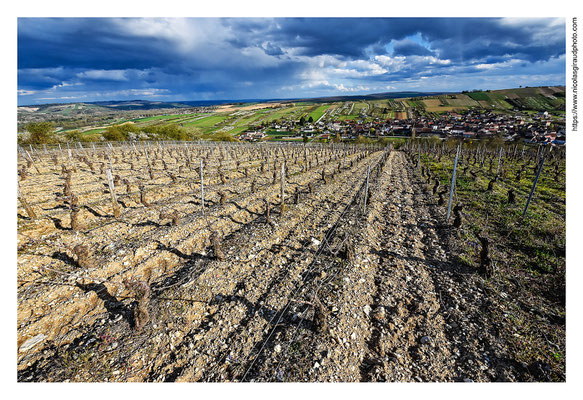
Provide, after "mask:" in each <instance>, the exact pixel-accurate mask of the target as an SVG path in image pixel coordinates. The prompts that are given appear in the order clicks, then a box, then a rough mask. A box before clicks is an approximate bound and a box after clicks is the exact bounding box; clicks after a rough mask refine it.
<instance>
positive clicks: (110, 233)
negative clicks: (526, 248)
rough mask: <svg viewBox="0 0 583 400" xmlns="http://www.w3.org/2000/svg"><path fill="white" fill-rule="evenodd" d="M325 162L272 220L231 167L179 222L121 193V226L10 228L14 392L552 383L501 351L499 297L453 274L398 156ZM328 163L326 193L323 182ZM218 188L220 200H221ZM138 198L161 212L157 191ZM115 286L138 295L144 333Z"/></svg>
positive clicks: (426, 200) (424, 195)
mask: <svg viewBox="0 0 583 400" xmlns="http://www.w3.org/2000/svg"><path fill="white" fill-rule="evenodd" d="M360 155H362V157H360ZM334 161H335V163H334ZM334 161H331V162H328V163H325V162H323V163H321V164H320V165H319V166H315V167H314V168H312V169H310V170H309V171H304V170H303V169H302V168H301V167H300V166H292V167H291V169H290V172H289V173H288V177H287V182H286V185H287V187H286V191H287V192H286V193H287V196H286V197H287V198H288V200H287V202H286V207H285V209H284V210H283V211H282V210H281V208H280V207H279V205H278V203H279V200H280V199H279V197H278V191H279V186H278V185H277V183H273V182H272V180H271V178H270V177H269V176H268V175H267V174H264V175H260V174H258V175H257V178H256V179H257V181H258V183H260V184H261V186H257V188H256V190H255V192H250V191H249V185H250V181H251V180H252V178H245V176H244V175H243V174H242V173H241V172H237V173H236V174H235V173H234V174H233V175H232V176H230V178H231V181H230V183H229V184H226V185H225V186H224V187H221V184H220V180H219V178H218V177H216V176H215V177H214V178H212V179H214V181H213V183H214V184H216V185H217V189H216V191H212V192H211V193H212V196H213V197H211V200H212V202H213V203H214V204H212V205H211V208H209V210H208V211H207V214H206V218H204V219H203V218H201V215H198V214H196V211H195V210H198V209H199V208H200V203H197V202H196V201H195V197H193V196H190V197H188V196H189V193H191V191H189V190H187V186H177V187H176V188H173V189H172V190H173V194H172V196H177V197H176V198H177V199H178V200H176V201H174V202H172V203H171V204H172V209H173V210H177V211H178V212H179V213H180V215H181V218H182V220H181V222H180V223H179V224H178V225H176V226H173V225H172V224H170V223H167V222H165V221H161V220H160V219H159V216H158V214H159V211H160V208H148V207H143V206H141V205H140V202H139V200H138V199H137V197H136V195H133V196H132V195H128V196H126V197H122V201H123V202H124V204H125V206H124V211H126V212H127V213H128V214H126V217H125V218H123V219H122V220H121V221H120V220H116V219H113V218H112V216H111V215H109V211H104V212H103V214H101V213H99V212H97V214H99V215H101V217H100V216H95V215H94V214H93V213H91V212H90V211H88V210H87V209H86V210H85V211H86V212H88V213H89V214H90V215H91V217H90V218H88V219H86V220H85V221H86V223H87V224H88V226H87V227H86V228H85V229H84V230H83V231H81V232H74V231H70V230H63V229H59V227H58V226H59V224H55V223H54V221H53V223H52V222H51V220H50V219H46V218H45V219H42V220H41V221H38V220H37V221H34V220H29V219H26V217H21V220H20V222H19V233H20V234H21V235H20V236H19V258H18V279H19V283H18V285H19V289H18V301H19V305H18V337H19V342H18V346H19V349H18V380H19V381H92V382H93V381H122V382H130V381H138V382H142V381H156V382H161V381H187V382H191V381H213V382H214V381H219V382H225V381H307V382H314V381H317V382H324V381H325V382H328V381H329V382H345V381H350V382H359V381H366V382H370V381H374V382H379V381H419V382H428V381H442V382H443V381H476V382H477V381H517V380H548V376H545V375H544V371H542V372H539V371H538V369H541V367H540V366H532V365H531V366H528V365H527V366H525V365H521V364H520V363H519V362H517V361H516V360H515V359H514V357H513V355H512V354H511V353H510V351H509V349H508V347H507V344H506V341H505V340H504V338H503V337H504V336H503V335H501V334H500V332H501V330H502V329H504V324H506V323H505V322H504V321H500V319H499V318H498V317H497V316H498V315H499V314H498V312H499V311H500V310H501V309H502V308H503V306H502V302H503V300H504V298H503V297H501V292H500V290H499V289H498V288H496V287H493V286H492V285H491V284H490V282H489V281H487V280H485V279H484V278H482V277H481V276H479V275H478V274H477V273H476V271H475V270H474V269H472V268H468V267H463V268H462V267H460V266H458V265H456V264H455V263H454V262H453V261H452V260H453V256H452V254H450V250H449V248H450V244H449V241H450V240H451V238H452V237H453V234H452V230H451V228H450V226H449V225H447V224H445V223H444V220H445V218H444V216H443V207H438V206H437V204H436V202H435V200H434V199H433V197H432V196H431V195H430V191H428V189H427V187H426V186H425V185H424V184H423V183H422V182H421V180H420V179H419V178H418V171H417V170H416V169H414V168H413V166H412V164H410V163H409V162H408V161H407V158H406V156H405V154H404V153H402V152H400V151H388V149H387V150H380V149H374V151H372V150H371V151H368V152H366V153H364V152H361V153H350V154H348V155H347V157H346V158H344V157H343V155H339V156H338V158H336V159H334ZM339 162H341V163H342V165H341V166H340V167H341V168H340V169H339V170H338V171H339V172H337V173H336V174H335V175H334V177H330V178H329V179H327V180H326V182H323V180H322V179H321V171H322V169H325V171H328V173H331V171H332V170H334V171H336V170H337V169H336V165H338V163H339ZM350 162H352V168H350V167H348V165H349V164H348V163H350ZM176 167H177V165H176ZM294 168H295V169H294ZM239 171H240V169H239ZM367 171H369V172H370V174H369V180H368V187H369V190H368V192H367V191H366V188H367V183H366V181H367V179H366V177H367ZM128 174H129V172H128ZM193 176H194V174H193ZM31 179H32V178H31ZM55 179H56V178H55ZM160 179H162V178H160ZM29 182H30V181H29ZM164 182H165V181H164ZM164 182H160V183H164ZM56 184H57V183H55V185H56ZM100 184H101V185H102V186H104V185H103V183H100ZM78 185H80V183H78ZM97 186H99V184H97ZM310 186H311V187H312V190H310V189H309V188H310ZM296 188H298V190H299V191H300V192H301V195H300V196H299V198H298V199H297V201H294V200H293V194H294V192H295V190H296ZM103 189H104V190H106V188H105V187H104V188H103ZM227 189H228V190H229V193H230V195H231V196H232V198H231V199H230V200H228V201H227V202H226V204H221V205H219V204H218V203H219V200H218V198H217V197H215V196H217V193H218V191H220V190H227ZM88 192H90V193H92V194H90V195H88V196H96V194H95V190H88ZM28 193H31V196H33V195H32V193H33V192H32V191H29V192H28ZM150 193H151V198H152V200H151V201H152V202H155V201H156V200H158V199H159V200H160V204H168V198H169V195H168V193H163V191H162V190H161V189H157V190H154V191H152V192H150ZM102 195H103V197H104V200H103V201H104V202H106V201H107V196H108V195H109V194H108V192H107V191H105V192H104V193H103V194H102ZM36 196H37V197H36V198H35V197H32V200H31V201H32V202H42V201H45V202H46V201H49V199H50V198H52V197H51V196H49V195H46V194H40V193H39V194H36ZM42 196H46V198H44V199H43V198H42ZM173 198H174V197H173ZM264 198H267V199H268V201H270V209H271V212H270V216H269V218H268V217H267V215H266V214H265V203H264V201H263V199H264ZM91 199H93V198H91V197H88V198H87V199H86V200H85V201H86V202H89V201H92V200H91ZM93 200H95V199H93ZM189 201H190V203H189ZM60 204H61V203H59V202H58V201H57V202H56V203H55V204H54V205H52V206H51V207H58V206H59V205H60ZM51 207H45V208H51ZM56 210H57V211H60V210H59V209H58V208H57V209H56ZM19 212H20V213H21V214H22V215H23V216H24V215H25V212H24V211H22V210H19ZM132 212H133V214H132ZM67 215H68V214H67V213H66V212H64V211H63V215H62V216H61V217H59V218H62V222H61V223H60V224H61V226H63V225H64V226H67V224H68V220H67V218H68V216H67ZM100 220H103V221H105V222H107V224H104V223H102V222H103V221H102V222H101V223H97V222H99V221H100ZM96 221H97V222H96ZM91 224H94V225H91ZM209 226H212V230H214V231H217V232H220V235H219V236H220V241H221V251H222V252H223V253H224V257H220V256H219V254H217V250H216V249H215V248H214V247H213V246H212V242H211V238H210V236H211V230H210V229H207V228H208V227H209ZM63 243H73V244H77V243H81V244H87V245H88V246H89V247H90V248H91V249H92V262H93V263H94V264H93V265H85V266H83V265H79V264H80V263H79V262H78V260H77V259H76V258H75V256H74V255H73V254H72V253H71V251H70V249H69V247H61V248H59V247H58V246H62V245H63ZM70 247H71V246H70ZM123 279H126V280H127V279H139V280H142V281H145V282H147V283H148V285H149V287H150V290H151V297H150V299H149V302H148V313H149V318H148V320H147V323H146V324H145V326H144V327H143V328H142V329H140V330H137V329H136V317H135V315H136V314H135V312H134V311H135V308H136V307H137V301H136V299H135V297H134V296H132V293H131V292H129V291H128V290H127V288H126V287H124V285H123V284H122V280H123ZM537 368H538V369H537ZM543 369H544V368H543Z"/></svg>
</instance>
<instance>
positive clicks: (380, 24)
mask: <svg viewBox="0 0 583 400" xmlns="http://www.w3.org/2000/svg"><path fill="white" fill-rule="evenodd" d="M564 54H565V24H564V20H553V19H524V20H513V19H496V18H483V19H482V18H283V19H281V18H275V19H264V18H259V19H252V18H235V19H229V18H223V19H212V18H205V19H133V18H121V19H119V18H118V19H114V18H54V19H46V18H20V19H19V20H18V88H19V90H20V92H21V96H20V97H19V101H20V102H26V101H35V99H37V98H38V99H40V98H42V96H46V95H47V93H49V94H50V95H51V96H57V97H58V96H59V94H66V95H67V97H69V98H71V97H74V96H75V95H77V96H79V97H84V98H91V96H94V97H95V96H101V95H103V94H99V93H98V92H99V91H100V90H103V89H104V88H105V89H107V90H110V89H111V90H116V89H117V90H118V91H119V92H120V93H122V94H125V93H136V90H142V91H144V93H146V90H149V91H151V92H152V93H155V94H154V95H155V96H164V97H165V98H169V99H170V98H192V99H196V98H198V96H207V97H209V96H210V97H212V96H222V97H227V98H250V97H277V93H278V90H280V92H281V90H283V89H282V88H286V89H285V90H283V92H281V93H290V95H293V96H301V95H304V94H306V95H312V94H315V93H316V92H314V90H315V89H313V88H321V89H322V90H324V88H328V89H327V90H329V91H334V90H347V91H348V90H351V88H350V87H349V85H354V87H368V88H371V89H370V90H377V89H375V88H377V87H379V86H378V85H386V84H387V83H388V82H393V83H395V82H396V83H398V82H405V81H406V82H410V81H411V79H422V78H423V77H430V76H440V75H443V76H450V75H453V74H458V75H457V79H458V83H457V85H458V87H460V88H465V82H468V81H469V80H470V77H471V75H472V74H480V75H481V76H486V75H487V74H489V73H492V74H494V73H496V74H499V75H501V74H500V71H506V73H507V74H508V75H509V78H508V79H509V82H512V80H511V75H512V74H515V73H516V74H517V73H521V74H522V73H523V72H524V71H529V73H532V74H536V71H537V68H538V70H541V71H542V70H545V71H547V73H552V75H553V76H560V74H562V75H563V76H564ZM562 57H563V58H562ZM509 60H519V61H521V62H513V63H509V62H508V61H509ZM549 65H551V66H552V68H554V69H549V68H550V67H549ZM561 67H562V69H561ZM460 74H465V75H464V76H461V75H460ZM539 75H540V74H539ZM464 79H465V81H464ZM563 80H564V78H563ZM509 85H510V83H509ZM383 87H384V86H383ZM434 89H436V88H434ZM294 90H295V92H293V91H294ZM310 90H312V92H310ZM383 91H384V90H383ZM292 92H293V94H291V93H292ZM107 93H113V92H107ZM137 93H141V92H137ZM148 93H149V92H148ZM213 93H214V94H213ZM318 93H320V92H318ZM322 93H323V92H322ZM324 94H325V93H324ZM120 96H121V95H120Z"/></svg>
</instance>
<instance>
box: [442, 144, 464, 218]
mask: <svg viewBox="0 0 583 400" xmlns="http://www.w3.org/2000/svg"><path fill="white" fill-rule="evenodd" d="M460 147H461V145H458V147H457V152H456V153H455V161H454V163H453V174H452V175H451V185H450V189H449V202H448V204H447V217H446V218H445V220H446V221H448V220H449V215H450V213H451V200H452V198H453V189H454V187H455V172H456V169H457V161H458V158H459V155H460Z"/></svg>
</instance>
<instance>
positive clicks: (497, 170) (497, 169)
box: [496, 146, 502, 176]
mask: <svg viewBox="0 0 583 400" xmlns="http://www.w3.org/2000/svg"><path fill="white" fill-rule="evenodd" d="M501 159H502V146H500V151H499V152H498V165H497V166H496V176H498V172H499V171H500V160H501Z"/></svg>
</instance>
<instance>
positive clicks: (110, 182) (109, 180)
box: [105, 168, 120, 218]
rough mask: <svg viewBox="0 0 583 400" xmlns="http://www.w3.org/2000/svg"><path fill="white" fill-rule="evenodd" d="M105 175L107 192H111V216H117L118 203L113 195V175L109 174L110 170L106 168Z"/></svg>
mask: <svg viewBox="0 0 583 400" xmlns="http://www.w3.org/2000/svg"><path fill="white" fill-rule="evenodd" d="M105 174H106V175H107V184H108V185H109V193H111V205H112V207H113V216H114V217H115V218H119V215H120V211H119V204H118V202H117V196H116V195H115V186H114V185H113V176H112V175H111V170H110V169H109V168H108V169H106V170H105Z"/></svg>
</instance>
